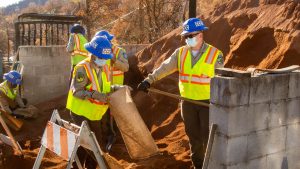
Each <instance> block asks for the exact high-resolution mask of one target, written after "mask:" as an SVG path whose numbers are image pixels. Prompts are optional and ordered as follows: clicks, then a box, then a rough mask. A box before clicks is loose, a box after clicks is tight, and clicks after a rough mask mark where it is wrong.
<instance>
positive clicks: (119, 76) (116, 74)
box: [112, 45, 125, 85]
mask: <svg viewBox="0 0 300 169" xmlns="http://www.w3.org/2000/svg"><path fill="white" fill-rule="evenodd" d="M121 50H124V51H125V49H123V48H120V47H117V46H115V45H113V47H112V52H113V55H114V56H113V57H115V58H116V59H118V58H119V53H120V51H121ZM112 69H113V81H112V83H113V84H118V85H123V84H124V72H122V71H121V70H119V69H117V68H115V67H114V66H113V68H112Z"/></svg>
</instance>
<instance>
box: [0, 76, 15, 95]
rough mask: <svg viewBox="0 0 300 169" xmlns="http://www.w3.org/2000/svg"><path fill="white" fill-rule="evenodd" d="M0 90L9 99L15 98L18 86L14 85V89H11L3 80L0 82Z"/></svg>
mask: <svg viewBox="0 0 300 169" xmlns="http://www.w3.org/2000/svg"><path fill="white" fill-rule="evenodd" d="M0 90H1V91H2V92H3V93H4V94H5V95H6V96H7V97H8V98H10V99H12V100H15V99H16V97H17V90H18V87H16V88H15V89H13V90H11V89H10V88H9V87H8V85H7V81H6V80H5V81H4V82H2V83H1V84H0Z"/></svg>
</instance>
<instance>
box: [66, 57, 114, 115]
mask: <svg viewBox="0 0 300 169" xmlns="http://www.w3.org/2000/svg"><path fill="white" fill-rule="evenodd" d="M108 63H109V64H107V65H105V66H104V67H103V71H102V75H101V76H102V90H101V89H100V85H99V81H98V78H97V74H96V72H95V69H92V68H91V66H90V57H89V58H87V59H85V60H83V61H82V62H80V63H79V64H78V65H76V66H75V68H74V73H73V78H75V74H76V69H77V68H78V67H80V66H83V67H84V68H85V71H86V74H87V76H88V78H89V81H90V84H88V85H87V86H86V87H85V89H86V90H88V91H93V90H95V91H98V92H100V93H109V92H110V90H111V83H110V82H111V80H110V75H109V74H110V70H109V69H110V66H109V65H110V62H108ZM67 109H69V110H71V111H72V112H73V113H75V114H77V115H80V116H84V117H86V118H87V119H89V120H92V121H93V120H101V118H102V116H103V115H104V114H105V112H106V110H107V109H108V104H107V103H103V102H100V101H98V100H94V99H80V98H77V97H75V96H73V92H72V90H71V89H70V90H69V95H68V100H67Z"/></svg>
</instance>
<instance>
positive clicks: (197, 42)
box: [183, 32, 203, 47]
mask: <svg viewBox="0 0 300 169" xmlns="http://www.w3.org/2000/svg"><path fill="white" fill-rule="evenodd" d="M183 37H184V39H185V41H186V43H187V44H188V45H189V46H191V47H199V46H201V45H202V43H203V33H202V32H195V33H190V34H187V35H184V36H183Z"/></svg>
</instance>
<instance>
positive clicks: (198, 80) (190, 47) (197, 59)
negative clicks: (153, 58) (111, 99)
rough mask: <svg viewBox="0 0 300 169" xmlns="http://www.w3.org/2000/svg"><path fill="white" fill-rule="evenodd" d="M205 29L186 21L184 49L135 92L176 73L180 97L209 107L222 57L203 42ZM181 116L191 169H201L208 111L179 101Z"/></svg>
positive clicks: (150, 75) (169, 59)
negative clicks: (177, 74) (212, 85)
mask: <svg viewBox="0 0 300 169" xmlns="http://www.w3.org/2000/svg"><path fill="white" fill-rule="evenodd" d="M207 29H208V28H207V27H206V26H205V25H204V23H203V22H202V21H201V20H200V19H198V18H190V19H188V20H186V21H185V22H184V23H183V32H182V33H181V35H182V37H183V38H184V39H185V42H186V45H185V46H182V47H180V48H178V49H176V50H175V52H174V53H173V54H172V55H171V56H170V57H169V58H168V59H167V60H165V61H164V62H163V63H162V64H161V65H160V67H159V68H157V69H155V70H154V71H153V73H152V74H149V75H148V77H147V78H146V79H144V80H143V81H142V82H141V83H140V84H139V85H138V89H139V90H142V91H147V89H148V88H149V87H150V85H151V84H152V83H154V82H155V81H157V80H160V79H162V78H163V77H165V76H167V75H169V74H171V73H173V72H175V71H178V72H179V83H178V85H179V91H180V95H181V96H182V97H184V98H186V99H190V100H196V101H197V100H198V101H203V102H207V103H209V99H210V80H211V78H212V77H214V75H215V68H216V67H223V54H222V52H221V51H220V50H219V49H217V48H216V47H214V46H212V45H210V44H208V43H206V42H204V40H203V31H205V30H207ZM181 116H182V119H183V122H184V125H185V131H186V134H187V136H188V137H189V142H190V149H191V158H192V162H193V165H194V168H195V169H200V168H202V163H203V160H204V153H205V149H206V145H207V140H208V132H209V120H208V118H209V109H208V108H207V107H202V106H199V105H196V104H193V103H190V102H187V101H182V102H181Z"/></svg>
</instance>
